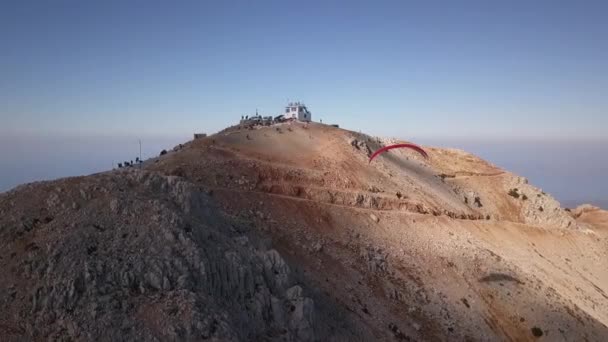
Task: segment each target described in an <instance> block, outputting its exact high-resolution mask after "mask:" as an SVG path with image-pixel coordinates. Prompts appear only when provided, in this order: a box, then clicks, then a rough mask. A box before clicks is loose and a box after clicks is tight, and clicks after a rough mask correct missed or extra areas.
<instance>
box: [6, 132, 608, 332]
mask: <svg viewBox="0 0 608 342" xmlns="http://www.w3.org/2000/svg"><path fill="white" fill-rule="evenodd" d="M391 142H393V141H390V140H386V139H378V138H372V137H369V136H366V135H364V134H359V133H354V132H349V131H345V130H340V129H336V128H332V127H328V126H323V125H317V124H310V125H299V124H293V125H280V126H274V127H266V128H262V129H258V130H242V131H241V130H238V129H237V128H232V129H228V130H225V131H222V132H221V133H218V134H216V135H213V136H210V137H207V138H203V139H199V140H196V141H193V142H189V143H186V144H185V145H184V146H183V147H182V148H177V149H176V150H175V151H172V152H169V153H168V154H166V155H163V156H161V157H159V158H154V159H152V160H148V161H146V162H145V163H144V168H143V170H138V169H126V170H125V169H123V170H115V171H110V172H106V173H102V174H97V175H92V176H87V177H78V178H71V179H63V180H57V181H53V182H40V183H33V184H29V185H24V186H20V187H18V188H17V189H15V190H13V191H10V192H7V193H4V194H0V264H1V265H2V269H3V270H4V272H3V273H2V275H0V306H1V307H2V309H3V310H1V313H0V334H1V335H2V336H4V337H5V338H6V340H23V339H28V340H41V339H52V340H57V339H59V340H72V339H77V340H112V341H114V340H130V341H131V340H154V339H157V340H243V341H244V340H288V341H314V340H349V341H352V340H364V341H369V340H404V341H405V340H464V339H470V340H489V339H492V340H493V339H506V340H518V341H520V340H532V339H536V338H538V337H540V335H542V336H544V337H546V338H548V339H551V340H556V339H558V340H559V339H565V340H581V339H587V340H598V341H599V340H605V338H606V337H607V336H608V328H607V327H606V324H607V323H608V309H607V307H608V306H606V305H603V303H605V302H606V300H608V295H607V293H608V272H607V271H606V269H605V267H604V266H603V265H605V264H606V261H608V255H607V251H608V238H607V237H608V235H607V232H608V221H607V220H604V216H602V215H603V213H605V212H603V211H601V210H597V209H593V210H591V209H589V210H580V212H578V211H577V212H575V213H573V214H571V213H569V212H567V211H565V210H563V209H561V208H560V206H559V203H558V202H557V201H555V200H554V199H553V198H552V197H551V196H550V195H548V194H546V193H544V192H542V191H541V190H540V189H537V188H535V187H533V186H532V185H530V184H528V182H527V181H526V180H525V179H523V178H521V177H518V176H516V175H513V174H511V173H509V172H507V171H504V170H501V169H499V168H497V167H495V166H494V165H491V164H489V163H487V162H485V161H483V160H480V159H479V158H476V157H475V156H472V155H470V154H468V153H466V152H463V151H459V150H449V149H437V148H427V151H428V152H429V155H430V159H428V160H424V159H422V158H420V157H419V156H418V155H416V154H415V153H414V152H411V151H406V150H398V151H392V152H389V153H387V154H385V155H383V156H381V157H379V158H377V159H376V160H375V161H374V162H372V163H371V164H369V163H368V162H367V157H368V155H369V153H370V152H371V151H373V150H376V149H377V148H379V147H380V146H382V145H384V144H387V143H391Z"/></svg>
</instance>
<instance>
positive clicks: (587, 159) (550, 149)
mask: <svg viewBox="0 0 608 342" xmlns="http://www.w3.org/2000/svg"><path fill="white" fill-rule="evenodd" d="M237 119H238V118H235V121H236V120H237ZM347 128H348V127H347ZM199 131H200V130H199ZM362 132H364V133H368V132H365V131H364V130H362ZM209 133H211V132H209ZM369 133H370V134H371V135H374V134H373V132H369ZM398 138H402V139H406V140H416V141H417V142H419V143H420V144H425V145H429V146H439V147H451V148H460V149H463V150H465V151H467V152H470V153H473V154H475V155H477V156H479V157H481V158H483V159H485V160H488V161H489V162H491V163H493V164H496V165H497V166H499V167H501V168H504V169H505V170H507V171H510V172H513V173H515V174H518V175H520V176H523V177H526V178H528V179H529V180H530V183H531V184H533V185H535V186H538V187H540V188H542V189H543V190H544V191H545V192H547V193H549V194H551V195H553V196H555V197H556V198H557V199H558V200H559V201H560V202H562V205H563V206H565V207H574V206H575V205H578V204H583V203H591V204H594V205H598V206H601V207H603V208H607V209H608V196H606V194H608V182H605V181H604V177H605V175H606V174H608V158H605V157H603V154H604V151H606V150H607V149H608V141H603V142H571V141H561V142H559V141H551V142H538V141H521V140H518V141H515V140H513V141H499V140H494V141H482V140H473V139H442V138H432V137H419V138H415V137H405V136H401V137H398ZM139 139H141V141H142V157H143V159H148V158H151V157H155V156H157V155H158V154H159V153H160V151H161V150H163V149H167V150H169V149H171V148H173V147H174V146H176V145H178V144H180V143H184V142H186V141H188V140H190V139H191V134H186V133H184V134H182V135H174V136H164V137H163V136H141V137H140V138H138V137H136V136H134V135H132V136H126V135H122V136H115V137H108V136H105V137H100V136H96V137H91V136H82V135H80V136H77V137H49V136H46V137H44V136H40V137H20V138H19V137H11V138H10V140H9V139H8V138H7V137H1V138H0V154H1V155H3V158H2V159H0V192H4V191H7V190H10V189H11V188H13V187H15V186H17V185H19V184H22V183H25V182H31V181H37V180H51V179H56V178H63V177H69V176H80V175H87V174H91V173H97V172H103V171H107V170H110V169H111V168H112V167H116V164H117V163H118V162H123V161H125V160H127V161H130V160H135V158H136V157H137V156H138V155H139V142H138V140H139Z"/></svg>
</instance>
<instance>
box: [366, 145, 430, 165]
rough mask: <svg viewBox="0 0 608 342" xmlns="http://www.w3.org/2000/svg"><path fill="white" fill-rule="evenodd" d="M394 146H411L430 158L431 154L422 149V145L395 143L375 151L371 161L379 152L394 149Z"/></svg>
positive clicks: (410, 147) (370, 159)
mask: <svg viewBox="0 0 608 342" xmlns="http://www.w3.org/2000/svg"><path fill="white" fill-rule="evenodd" d="M394 148H409V149H412V150H414V151H416V152H418V153H420V154H421V155H422V156H423V157H424V158H428V157H429V155H428V154H427V153H426V151H425V150H423V149H422V147H420V146H418V145H415V144H395V145H389V146H384V147H382V148H381V149H379V150H377V151H376V152H374V154H372V156H371V157H369V162H370V163H371V162H372V160H373V159H374V158H376V156H378V155H379V154H381V153H383V152H386V151H388V150H392V149H394Z"/></svg>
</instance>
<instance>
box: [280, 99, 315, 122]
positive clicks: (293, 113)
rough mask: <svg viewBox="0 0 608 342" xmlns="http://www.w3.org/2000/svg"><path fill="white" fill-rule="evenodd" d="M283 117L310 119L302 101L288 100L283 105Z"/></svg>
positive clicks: (300, 119) (309, 114)
mask: <svg viewBox="0 0 608 342" xmlns="http://www.w3.org/2000/svg"><path fill="white" fill-rule="evenodd" d="M283 115H284V116H285V119H296V120H298V121H312V115H311V113H310V111H308V109H307V108H306V106H305V105H304V104H303V103H300V102H290V103H289V104H287V106H286V107H285V113H284V114H283Z"/></svg>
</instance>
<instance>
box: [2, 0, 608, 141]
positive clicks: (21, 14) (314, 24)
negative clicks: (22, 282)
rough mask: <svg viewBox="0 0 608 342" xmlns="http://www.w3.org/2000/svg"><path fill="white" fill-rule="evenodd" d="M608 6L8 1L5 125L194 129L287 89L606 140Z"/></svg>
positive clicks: (504, 127) (377, 117)
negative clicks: (607, 18) (607, 17)
mask: <svg viewBox="0 0 608 342" xmlns="http://www.w3.org/2000/svg"><path fill="white" fill-rule="evenodd" d="M607 4H608V2H605V1H604V2H601V1H600V2H592V1H582V2H560V1H522V2H516V1H509V2H504V3H502V2H501V3H499V2H496V1H479V2H468V1H462V2H460V1H459V2H458V3H456V2H453V1H443V2H442V1H424V2H423V1H420V2H413V1H411V2H410V1H394V2H392V1H391V2H386V1H377V2H372V1H361V2H357V1H343V2H339V1H322V2H316V1H306V2H303V1H299V2H295V1H193V2H186V1H177V2H171V1H3V2H1V3H0V43H1V51H2V53H1V54H0V75H2V76H1V77H0V115H1V118H2V128H1V129H0V130H1V132H2V133H3V134H6V135H8V134H45V135H59V136H61V135H74V134H76V135H81V134H84V135H130V134H133V132H134V131H137V132H138V133H137V134H140V135H146V134H148V135H185V134H187V135H189V134H190V133H191V132H192V131H194V130H197V131H199V130H200V131H216V130H219V129H221V128H223V127H225V126H226V125H228V124H231V123H233V122H234V121H235V120H236V119H237V118H238V117H240V115H242V114H247V113H252V112H254V111H255V108H259V110H260V111H261V112H262V113H268V114H277V113H279V112H280V111H281V109H282V108H281V107H282V106H283V105H284V103H285V102H286V101H287V99H290V100H302V101H305V102H306V103H307V104H308V105H309V107H310V109H311V111H312V112H313V115H315V117H316V118H317V119H318V118H323V119H324V121H325V122H336V123H340V124H341V125H342V126H345V127H348V128H352V129H362V130H365V131H367V132H369V133H372V134H378V135H391V136H399V137H403V138H407V137H418V136H420V137H449V138H453V137H456V138H458V137H467V138H470V137H473V136H474V137H479V138H486V139H489V138H492V139H495V138H505V139H511V138H516V139H522V138H526V139H558V138H559V139H565V140H568V139H602V138H603V137H605V135H606V134H605V130H606V127H608V115H606V110H607V108H608V96H607V95H608V94H607V89H608V78H607V77H606V76H607V75H608V43H607V42H606V36H607V35H608V21H607V20H606V18H605V14H606V13H608V5H607ZM371 119H373V121H372V120H371Z"/></svg>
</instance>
